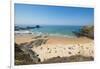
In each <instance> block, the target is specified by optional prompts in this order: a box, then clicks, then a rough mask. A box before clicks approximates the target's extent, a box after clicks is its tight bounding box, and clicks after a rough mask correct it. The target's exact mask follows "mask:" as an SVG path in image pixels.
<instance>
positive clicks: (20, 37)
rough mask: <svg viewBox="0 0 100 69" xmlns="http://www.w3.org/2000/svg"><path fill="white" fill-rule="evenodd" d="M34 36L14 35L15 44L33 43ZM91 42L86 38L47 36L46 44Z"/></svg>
mask: <svg viewBox="0 0 100 69" xmlns="http://www.w3.org/2000/svg"><path fill="white" fill-rule="evenodd" d="M34 37H36V36H34V35H16V36H15V42H16V43H17V44H20V43H25V42H30V41H34V40H35V39H34ZM90 42H93V40H92V39H89V38H87V37H80V38H77V37H75V38H68V37H54V36H48V41H47V43H46V44H65V45H66V44H84V43H90Z"/></svg>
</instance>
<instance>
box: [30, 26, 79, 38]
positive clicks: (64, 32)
mask: <svg viewBox="0 0 100 69" xmlns="http://www.w3.org/2000/svg"><path fill="white" fill-rule="evenodd" d="M80 28H81V26H57V25H56V26H41V28H35V29H31V31H32V32H33V33H37V34H39V33H41V34H49V35H51V36H68V37H72V36H75V34H74V33H73V31H76V32H78V31H79V30H80Z"/></svg>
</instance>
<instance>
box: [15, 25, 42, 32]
mask: <svg viewBox="0 0 100 69" xmlns="http://www.w3.org/2000/svg"><path fill="white" fill-rule="evenodd" d="M35 28H40V26H39V25H36V26H27V27H21V26H15V31H19V30H28V29H35Z"/></svg>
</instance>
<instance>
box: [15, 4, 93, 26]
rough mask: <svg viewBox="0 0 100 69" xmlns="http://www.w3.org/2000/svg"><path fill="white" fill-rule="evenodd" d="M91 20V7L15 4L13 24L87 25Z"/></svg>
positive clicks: (91, 22)
mask: <svg viewBox="0 0 100 69" xmlns="http://www.w3.org/2000/svg"><path fill="white" fill-rule="evenodd" d="M93 22H94V9H93V8H80V7H67V6H66V7H64V6H48V5H30V4H17V3H16V4H15V24H30V25H37V24H39V25H89V24H93Z"/></svg>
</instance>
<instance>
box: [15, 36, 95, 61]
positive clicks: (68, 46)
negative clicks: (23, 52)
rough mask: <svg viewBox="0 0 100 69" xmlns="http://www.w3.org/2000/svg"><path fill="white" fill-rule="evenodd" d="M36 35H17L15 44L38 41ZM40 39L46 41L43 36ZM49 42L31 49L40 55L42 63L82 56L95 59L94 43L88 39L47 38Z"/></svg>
mask: <svg viewBox="0 0 100 69" xmlns="http://www.w3.org/2000/svg"><path fill="white" fill-rule="evenodd" d="M35 37H36V36H34V35H16V36H15V43H17V44H21V43H25V42H27V43H28V42H31V41H35V40H37V38H35ZM40 38H42V39H45V38H44V37H43V36H41V37H40ZM46 39H47V42H46V43H45V44H42V45H41V46H38V47H33V48H31V49H32V51H35V53H37V54H38V57H39V59H40V61H41V62H44V61H47V60H48V59H52V58H55V57H60V58H61V57H62V58H63V57H71V56H77V55H81V56H84V57H94V43H93V41H94V40H92V39H89V38H87V37H80V38H77V37H75V38H68V37H57V36H56V37H54V36H48V37H46Z"/></svg>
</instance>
